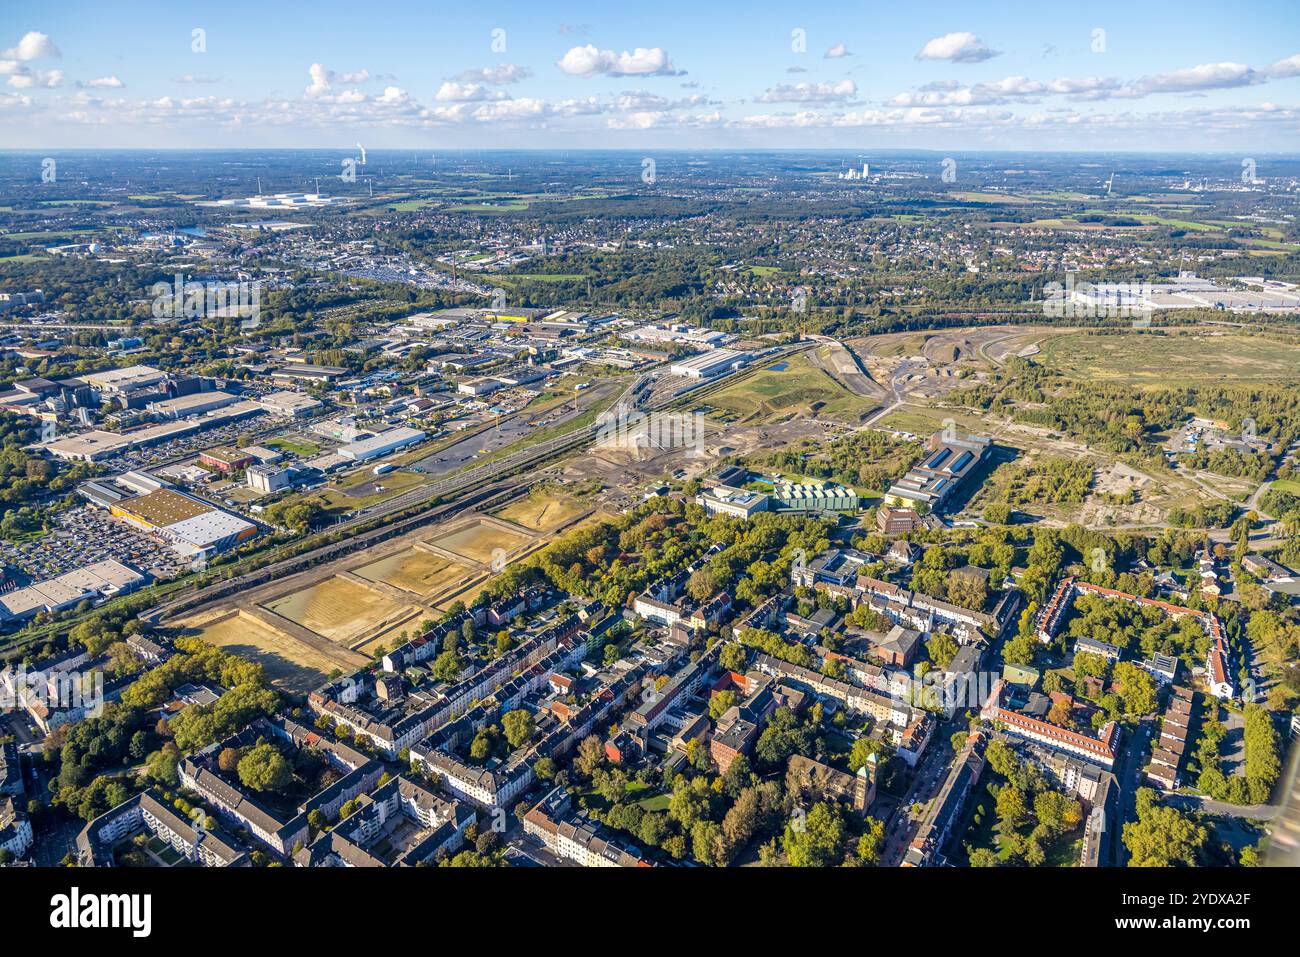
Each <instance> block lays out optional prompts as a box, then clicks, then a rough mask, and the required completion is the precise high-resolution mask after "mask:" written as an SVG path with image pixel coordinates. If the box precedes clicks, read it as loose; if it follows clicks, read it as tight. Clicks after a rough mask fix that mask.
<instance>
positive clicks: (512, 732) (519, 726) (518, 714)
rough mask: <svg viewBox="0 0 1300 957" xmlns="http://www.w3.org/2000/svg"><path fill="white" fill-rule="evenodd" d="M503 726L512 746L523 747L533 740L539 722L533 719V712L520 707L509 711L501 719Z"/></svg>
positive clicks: (507, 739)
mask: <svg viewBox="0 0 1300 957" xmlns="http://www.w3.org/2000/svg"><path fill="white" fill-rule="evenodd" d="M501 727H502V729H503V730H504V731H505V733H506V741H507V742H509V744H510V747H511V748H521V747H523V746H524V745H525V744H526V743H527V742H529V741H531V740H532V737H533V734H534V732H536V730H537V722H536V721H535V720H534V719H533V715H532V712H529V711H525V710H524V709H522V708H520V709H518V710H515V711H510V712H507V714H506V715H505V717H503V718H502V719H501Z"/></svg>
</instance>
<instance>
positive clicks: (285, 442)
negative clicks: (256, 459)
mask: <svg viewBox="0 0 1300 957" xmlns="http://www.w3.org/2000/svg"><path fill="white" fill-rule="evenodd" d="M263 444H264V445H265V446H266V447H267V448H269V449H275V450H277V451H279V452H292V453H293V454H294V455H297V456H301V457H302V458H305V459H307V458H311V457H312V456H313V455H319V454H320V446H319V445H317V444H316V443H315V442H308V441H307V440H306V439H298V438H292V439H268V440H267V441H266V442H264V443H263Z"/></svg>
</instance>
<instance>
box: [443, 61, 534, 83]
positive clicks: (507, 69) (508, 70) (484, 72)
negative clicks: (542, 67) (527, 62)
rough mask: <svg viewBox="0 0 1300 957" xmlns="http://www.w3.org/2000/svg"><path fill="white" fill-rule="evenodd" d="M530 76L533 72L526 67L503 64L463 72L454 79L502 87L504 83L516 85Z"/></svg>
mask: <svg viewBox="0 0 1300 957" xmlns="http://www.w3.org/2000/svg"><path fill="white" fill-rule="evenodd" d="M532 75H533V71H532V70H530V69H528V67H526V66H518V65H517V64H514V63H503V64H501V65H500V66H485V67H481V68H479V69H476V70H463V71H461V72H460V73H458V74H457V75H456V79H457V80H462V81H464V82H466V83H490V84H492V85H493V86H502V85H504V84H506V83H518V82H519V81H520V80H526V79H528V78H529V77H530V76H532Z"/></svg>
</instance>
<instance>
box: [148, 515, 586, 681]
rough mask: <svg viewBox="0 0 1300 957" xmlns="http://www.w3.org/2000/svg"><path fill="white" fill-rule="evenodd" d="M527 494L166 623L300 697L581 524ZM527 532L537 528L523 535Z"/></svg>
mask: <svg viewBox="0 0 1300 957" xmlns="http://www.w3.org/2000/svg"><path fill="white" fill-rule="evenodd" d="M550 504H551V503H548V502H544V501H543V502H539V501H535V500H534V497H533V496H528V497H525V498H523V499H521V500H518V501H516V502H513V503H511V504H510V505H509V506H507V507H506V508H505V509H503V511H504V512H506V513H507V514H512V515H514V516H515V517H517V518H519V519H520V520H521V521H520V522H519V523H516V522H513V521H510V520H509V518H503V517H500V516H498V515H492V514H483V513H477V512H473V513H467V514H463V515H460V516H458V517H457V518H455V519H453V520H451V521H450V522H447V523H444V524H437V525H432V526H428V527H424V528H418V529H416V530H414V531H412V532H409V533H408V534H406V535H403V536H401V537H399V538H394V539H391V540H389V541H386V542H384V543H383V544H382V545H379V546H376V547H374V548H370V549H366V550H364V551H361V552H358V553H356V554H353V555H348V556H346V557H344V558H341V559H338V560H337V561H334V562H329V563H326V564H323V565H321V566H320V567H317V568H312V569H310V570H308V571H304V572H300V573H298V574H296V575H291V576H289V577H287V578H282V579H278V580H276V581H273V582H269V583H267V584H265V585H261V586H259V587H256V588H252V589H249V590H247V591H244V592H241V593H239V594H237V595H233V596H231V597H229V598H226V599H222V600H219V601H217V602H214V603H213V604H212V605H209V606H208V607H206V608H204V609H202V610H200V611H198V612H196V613H194V614H191V615H188V616H186V617H184V618H181V619H178V620H176V621H172V622H169V623H168V624H169V625H171V626H172V627H176V628H179V629H181V630H182V631H183V632H184V633H187V634H197V635H198V636H200V637H201V638H203V639H204V640H205V641H208V642H211V643H212V644H214V645H218V646H220V647H222V648H224V649H226V650H227V651H230V652H232V653H235V654H238V655H240V656H242V657H245V658H249V659H250V660H253V661H257V662H259V663H261V664H262V665H263V666H264V667H265V668H266V670H267V674H268V675H269V676H270V677H271V679H272V680H273V681H274V682H275V683H276V684H277V685H278V686H280V687H281V688H283V689H284V690H286V691H291V692H295V693H305V692H307V691H309V690H311V689H312V688H313V687H316V686H317V685H319V684H321V683H323V682H324V681H325V680H326V679H327V678H328V677H329V675H330V674H332V673H334V672H348V671H354V670H356V669H357V668H359V667H362V666H364V665H365V664H367V663H368V662H370V661H371V660H373V658H374V656H375V655H376V654H378V653H380V652H381V651H385V650H388V649H391V648H393V647H395V646H396V645H398V644H401V643H402V642H403V641H405V640H407V639H409V638H411V637H414V636H415V635H416V634H417V633H418V630H419V626H420V622H422V621H423V620H425V619H437V618H438V617H440V616H441V614H442V613H443V612H445V611H446V610H447V608H448V607H450V606H451V605H452V604H453V603H454V602H456V601H464V602H468V601H471V600H472V599H473V598H474V597H475V596H476V595H477V594H478V593H479V592H480V591H481V590H482V589H483V587H484V586H485V585H486V584H487V582H488V581H489V580H490V579H491V578H492V576H494V575H496V574H499V573H500V572H502V571H504V570H505V569H506V568H507V567H508V566H509V565H510V564H511V563H513V562H516V561H518V560H519V559H521V558H524V557H526V556H527V555H530V554H532V553H533V552H535V551H536V550H537V549H539V548H541V547H543V546H544V545H545V544H546V543H547V542H549V541H550V540H551V539H552V538H553V537H554V536H555V535H556V534H558V533H560V532H562V531H563V530H564V529H566V528H569V527H571V526H572V525H574V524H575V523H577V522H579V521H582V520H584V519H588V518H589V517H590V516H591V515H592V514H593V509H592V508H590V507H588V506H584V504H583V503H582V502H579V501H576V500H573V499H568V498H566V497H564V496H559V497H558V500H557V501H556V502H554V503H553V504H554V505H555V507H554V508H552V507H550ZM530 525H534V526H536V527H529V526H530Z"/></svg>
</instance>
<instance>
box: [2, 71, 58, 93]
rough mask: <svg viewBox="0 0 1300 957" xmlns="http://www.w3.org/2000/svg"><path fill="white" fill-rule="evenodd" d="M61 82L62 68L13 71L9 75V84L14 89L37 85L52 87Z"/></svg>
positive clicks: (31, 87) (46, 87)
mask: <svg viewBox="0 0 1300 957" xmlns="http://www.w3.org/2000/svg"><path fill="white" fill-rule="evenodd" d="M62 83H63V71H62V70H37V71H35V72H28V71H26V70H24V71H23V72H21V73H14V74H12V75H11V76H10V77H9V85H10V86H12V87H13V88H14V89H16V90H30V89H34V88H37V87H44V88H45V89H53V88H54V87H56V86H59V85H60V84H62Z"/></svg>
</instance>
